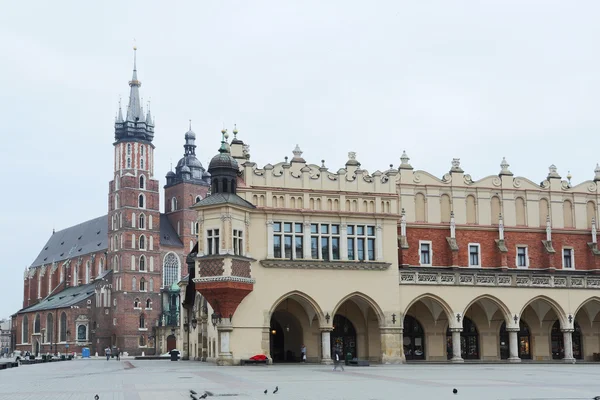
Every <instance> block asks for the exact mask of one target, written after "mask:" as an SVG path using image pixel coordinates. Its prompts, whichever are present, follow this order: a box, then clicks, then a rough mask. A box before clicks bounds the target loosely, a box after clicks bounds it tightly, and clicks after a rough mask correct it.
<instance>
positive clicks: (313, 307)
mask: <svg viewBox="0 0 600 400" xmlns="http://www.w3.org/2000/svg"><path fill="white" fill-rule="evenodd" d="M287 299H292V300H294V301H296V302H297V303H299V304H300V305H301V306H302V308H303V309H304V311H305V312H306V315H307V317H308V321H309V322H310V321H312V320H313V318H314V317H315V315H316V316H317V318H318V319H319V325H324V320H325V316H324V314H323V310H321V307H320V306H319V304H318V303H317V302H316V301H315V300H314V299H313V298H312V297H310V296H309V295H307V294H306V293H304V292H301V291H299V290H293V291H291V292H288V293H286V294H284V295H282V296H280V297H279V298H278V299H277V300H275V302H274V303H273V306H272V307H271V309H270V310H269V313H268V315H267V316H266V318H265V323H266V324H267V325H269V324H270V322H271V317H272V316H273V313H274V312H275V310H276V309H277V307H279V305H281V304H282V303H283V302H284V301H285V300H287ZM311 311H312V315H311Z"/></svg>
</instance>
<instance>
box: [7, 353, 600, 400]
mask: <svg viewBox="0 0 600 400" xmlns="http://www.w3.org/2000/svg"><path fill="white" fill-rule="evenodd" d="M599 375H600V365H594V364H575V365H562V364H554V365H552V364H550V365H548V364H522V365H506V364H501V365H489V364H481V365H473V364H469V365H431V364H430V365H428V364H418V365H415V364H407V365H397V366H371V367H347V368H346V370H345V372H339V371H332V370H331V367H327V366H322V365H310V364H308V365H273V366H245V367H217V366H214V365H212V364H206V363H200V362H190V361H178V362H171V361H166V360H165V361H136V360H130V361H120V362H119V361H114V360H111V361H108V362H107V361H106V360H74V361H67V362H59V363H50V364H37V365H25V366H21V367H19V368H12V369H8V370H2V371H0V399H36V400H37V399H49V400H54V399H61V400H62V399H69V400H74V399H82V400H92V399H94V396H95V395H96V394H98V396H99V397H100V400H108V399H111V400H117V399H118V400H155V399H156V400H158V399H161V400H162V399H165V400H170V399H190V395H189V390H190V389H194V390H195V391H196V392H198V393H199V394H202V393H203V392H204V391H205V390H208V391H211V392H212V393H213V396H212V397H209V399H212V400H219V399H228V398H229V399H232V400H233V399H236V398H239V399H240V400H245V399H267V398H270V397H273V396H277V397H276V398H280V399H282V400H283V399H319V400H321V399H323V400H329V399H357V400H358V399H361V400H362V399H366V400H374V399H407V398H415V399H436V400H437V399H440V400H443V399H455V400H458V399H461V400H462V399H500V400H526V399H535V400H542V399H571V400H575V399H593V398H594V396H597V395H600V380H599V379H598V377H599ZM275 386H279V392H278V393H277V394H272V391H273V390H274V389H275ZM454 388H456V389H457V390H458V393H457V394H456V395H454V394H453V393H452V389H454ZM265 389H268V390H269V393H268V394H267V395H265V394H264V393H263V391H264V390H265Z"/></svg>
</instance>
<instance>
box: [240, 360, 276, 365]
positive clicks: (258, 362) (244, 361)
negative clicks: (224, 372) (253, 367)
mask: <svg viewBox="0 0 600 400" xmlns="http://www.w3.org/2000/svg"><path fill="white" fill-rule="evenodd" d="M268 363H269V359H266V360H250V359H247V360H240V365H246V364H265V365H266V364H268Z"/></svg>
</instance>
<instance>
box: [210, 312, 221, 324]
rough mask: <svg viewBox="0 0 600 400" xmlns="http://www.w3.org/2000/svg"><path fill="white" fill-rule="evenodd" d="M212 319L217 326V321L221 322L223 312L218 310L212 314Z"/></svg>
mask: <svg viewBox="0 0 600 400" xmlns="http://www.w3.org/2000/svg"><path fill="white" fill-rule="evenodd" d="M210 319H211V320H212V324H213V326H217V322H218V323H221V313H218V312H214V313H212V315H211V316H210Z"/></svg>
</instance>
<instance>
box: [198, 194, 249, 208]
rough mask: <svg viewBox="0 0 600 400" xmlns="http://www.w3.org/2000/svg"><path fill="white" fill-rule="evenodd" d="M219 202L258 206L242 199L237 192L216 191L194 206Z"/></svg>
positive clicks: (211, 204)
mask: <svg viewBox="0 0 600 400" xmlns="http://www.w3.org/2000/svg"><path fill="white" fill-rule="evenodd" d="M219 204H233V205H236V206H240V207H246V208H256V207H255V206H254V204H252V203H250V202H249V201H246V200H244V199H242V198H241V197H240V196H238V195H237V194H233V193H214V194H211V195H210V196H207V197H205V198H204V199H202V200H200V201H199V202H197V203H196V204H194V207H197V206H216V205H219Z"/></svg>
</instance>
